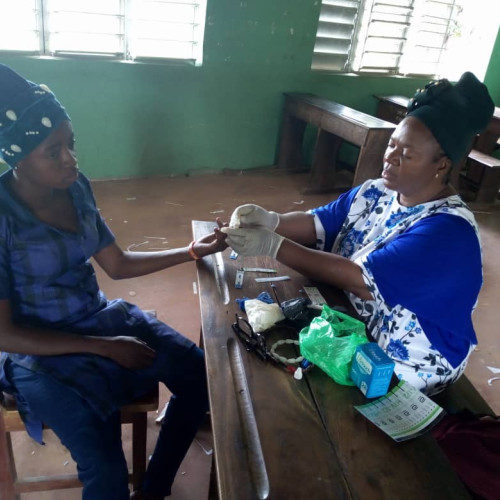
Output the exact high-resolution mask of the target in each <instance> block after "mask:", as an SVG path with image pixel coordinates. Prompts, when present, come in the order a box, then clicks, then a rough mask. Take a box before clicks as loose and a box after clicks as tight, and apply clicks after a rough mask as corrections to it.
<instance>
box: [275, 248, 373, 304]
mask: <svg viewBox="0 0 500 500" xmlns="http://www.w3.org/2000/svg"><path fill="white" fill-rule="evenodd" d="M276 258H277V259H278V260H279V261H280V262H282V263H283V264H286V265H287V266H289V267H291V268H292V269H295V270H296V271H298V272H299V273H301V274H303V275H304V276H308V277H310V278H312V279H314V280H316V281H320V282H322V283H327V284H329V285H333V286H335V287H337V288H342V289H343V290H346V291H348V292H351V293H354V294H355V295H357V296H358V297H359V298H361V299H363V300H373V297H372V294H371V293H370V291H369V290H368V287H367V286H366V284H365V282H364V280H363V274H362V271H361V268H360V267H359V266H358V265H357V264H356V263H354V262H352V261H350V260H349V259H346V258H345V257H341V256H340V255H336V254H332V253H329V252H323V251H320V250H313V249H311V248H306V247H304V246H302V245H299V244H297V243H295V242H293V241H290V240H289V239H284V240H283V242H282V244H281V246H280V248H279V250H278V254H277V256H276Z"/></svg>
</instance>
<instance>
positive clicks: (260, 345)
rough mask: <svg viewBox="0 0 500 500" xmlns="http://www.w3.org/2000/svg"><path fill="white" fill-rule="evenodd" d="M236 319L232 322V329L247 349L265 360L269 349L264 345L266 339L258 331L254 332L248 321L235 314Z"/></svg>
mask: <svg viewBox="0 0 500 500" xmlns="http://www.w3.org/2000/svg"><path fill="white" fill-rule="evenodd" d="M235 318H236V321H235V322H234V323H233V325H232V327H233V331H234V333H236V335H237V336H238V338H239V339H240V340H241V341H242V342H243V345H244V346H245V348H246V350H247V351H253V352H255V353H256V354H257V355H258V356H259V357H260V358H261V359H262V360H266V359H267V358H268V356H269V351H268V349H267V346H266V340H265V338H264V336H263V335H261V334H260V333H257V332H254V330H253V328H252V325H250V323H249V322H248V321H247V320H246V319H244V318H242V317H240V316H238V315H237V314H235Z"/></svg>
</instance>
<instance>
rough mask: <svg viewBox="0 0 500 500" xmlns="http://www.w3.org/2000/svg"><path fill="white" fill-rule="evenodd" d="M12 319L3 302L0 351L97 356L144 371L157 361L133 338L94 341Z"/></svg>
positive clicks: (150, 350) (146, 347) (0, 303)
mask: <svg viewBox="0 0 500 500" xmlns="http://www.w3.org/2000/svg"><path fill="white" fill-rule="evenodd" d="M11 318H12V311H11V305H10V301H9V300H0V351H4V352H15V353H17V354H31V355H36V356H59V355H61V354H82V353H88V354H97V355H99V356H103V357H106V358H110V359H112V360H113V361H115V362H116V363H118V364H119V365H121V366H124V367H126V368H130V369H141V368H145V367H147V366H148V365H150V364H151V363H152V362H153V361H154V358H155V351H154V350H153V349H151V348H150V347H148V346H147V345H146V344H145V343H144V342H142V341H141V340H139V339H137V338H134V337H121V336H120V337H93V336H88V335H77V334H74V333H68V332H61V331H57V330H48V329H47V330H46V329H42V328H33V327H27V326H18V325H15V324H14V323H13V322H12V320H11Z"/></svg>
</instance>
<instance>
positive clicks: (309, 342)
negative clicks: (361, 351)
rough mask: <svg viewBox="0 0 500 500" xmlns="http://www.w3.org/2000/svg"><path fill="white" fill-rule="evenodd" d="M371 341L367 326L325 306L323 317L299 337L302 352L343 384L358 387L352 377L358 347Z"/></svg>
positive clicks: (313, 322) (322, 312)
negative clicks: (367, 334) (367, 333)
mask: <svg viewBox="0 0 500 500" xmlns="http://www.w3.org/2000/svg"><path fill="white" fill-rule="evenodd" d="M366 342H368V339H367V337H366V333H365V325H364V324H363V323H362V322H361V321H358V320H357V319H354V318H352V317H351V316H348V315H347V314H343V313H341V312H339V311H335V310H334V309H331V308H330V307H328V306H326V305H325V306H323V310H322V311H321V315H320V316H318V317H316V318H314V319H313V320H312V321H311V324H310V325H309V326H307V327H306V328H303V329H302V330H301V332H300V334H299V345H300V353H301V354H302V356H304V357H305V358H306V359H308V360H309V361H310V362H311V363H314V364H315V365H316V366H319V367H320V368H321V369H322V370H323V371H324V372H326V373H327V374H328V375H330V377H332V378H333V380H335V382H337V384H342V385H354V382H353V381H352V380H351V377H350V376H349V372H350V370H351V363H352V358H353V356H354V351H355V350H356V347H357V346H358V345H361V344H364V343H366Z"/></svg>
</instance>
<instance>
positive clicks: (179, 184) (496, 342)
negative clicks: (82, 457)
mask: <svg viewBox="0 0 500 500" xmlns="http://www.w3.org/2000/svg"><path fill="white" fill-rule="evenodd" d="M306 180H307V176H306V174H293V175H287V174H285V173H282V172H280V171H276V170H267V171H265V172H264V171H252V172H249V171H245V172H229V173H224V174H219V175H217V174H214V175H203V176H198V177H196V176H195V177H178V178H177V177H175V178H155V179H139V180H117V181H100V182H95V183H94V190H95V196H96V199H97V203H98V206H99V207H100V209H101V212H102V214H103V215H104V217H105V218H106V219H107V221H108V223H109V225H110V227H111V229H112V230H113V232H114V233H115V235H116V238H117V241H118V243H119V244H120V245H121V246H122V247H123V248H131V249H134V248H136V249H137V250H141V251H147V250H153V249H167V248H176V247H179V246H186V245H187V244H188V243H189V242H190V241H191V239H192V237H191V220H196V219H197V220H214V219H215V217H217V216H220V217H222V218H223V219H224V220H228V219H229V217H230V215H231V212H232V210H233V209H234V208H235V207H236V206H237V205H240V204H242V203H257V204H260V205H263V206H265V207H267V208H272V209H274V210H276V211H282V212H285V211H292V210H307V209H309V208H313V207H315V206H318V205H320V204H324V203H327V202H329V201H331V200H332V199H333V198H335V197H336V195H331V194H329V195H307V196H305V195H302V194H301V188H302V187H303V186H304V185H305V183H306ZM471 208H473V210H474V211H475V213H476V217H477V220H478V222H479V225H480V228H481V236H482V243H483V250H484V286H483V289H482V292H481V295H480V299H479V303H478V307H477V310H476V312H475V315H474V323H475V326H476V330H477V334H478V338H479V347H478V349H477V350H476V351H475V352H474V353H473V354H472V357H471V360H470V363H469V366H468V369H467V372H466V373H467V376H468V377H469V378H470V380H471V381H472V382H473V384H474V385H475V386H476V388H477V389H478V390H479V392H480V393H481V394H482V396H483V397H484V398H485V399H486V401H487V402H488V403H489V404H490V405H491V406H492V408H493V410H494V411H495V412H496V413H497V414H500V381H498V382H493V383H492V385H491V386H490V385H488V383H487V381H488V379H489V378H491V377H492V376H493V374H492V372H491V371H490V370H489V369H488V368H487V367H488V366H491V367H496V368H500V339H499V336H498V335H497V332H496V328H497V321H498V315H499V313H498V309H497V307H498V306H497V305H496V300H497V299H499V300H500V288H499V287H498V283H499V282H500V257H499V254H497V249H498V248H500V203H499V202H497V204H496V205H494V206H481V205H475V204H474V203H471ZM463 265H464V266H465V265H467V263H466V262H464V263H463ZM96 271H97V274H98V279H99V282H100V285H101V288H102V289H103V290H104V292H105V293H106V294H107V296H108V298H110V299H111V298H115V297H123V298H125V299H126V300H129V301H130V302H134V303H136V304H138V305H139V306H140V307H142V308H144V309H155V310H156V311H157V314H158V317H159V318H160V319H161V320H162V321H165V322H167V323H168V324H170V325H171V326H173V327H174V328H176V329H177V330H179V331H180V332H181V333H183V334H184V335H186V336H188V337H190V338H191V339H193V340H195V341H197V340H198V338H199V330H200V319H199V305H198V297H197V295H196V269H195V265H194V264H193V263H186V264H182V265H180V266H177V267H176V268H172V269H168V270H165V271H161V272H158V273H156V274H153V275H150V276H145V277H141V278H135V279H131V280H123V281H112V280H110V279H109V278H108V277H107V276H105V275H104V274H103V273H102V272H101V270H100V269H98V268H97V266H96ZM459 271H460V270H457V272H459ZM167 399H168V393H167V391H165V390H162V393H161V404H160V407H163V405H164V403H165V401H167ZM155 417H156V415H155V414H153V413H152V414H150V423H149V439H148V447H149V449H150V450H152V447H153V446H154V442H155V439H156V434H157V427H156V424H155V422H154V419H155ZM210 438H211V436H210V429H209V428H208V427H207V428H204V429H202V430H201V431H200V433H199V435H198V438H197V440H196V441H195V442H194V443H193V445H192V447H191V449H190V451H189V454H188V456H187V458H186V460H185V461H184V463H183V464H182V466H181V470H180V472H179V475H178V477H177V479H176V482H175V484H174V490H173V495H172V497H171V498H172V499H173V500H180V499H183V500H188V499H189V500H198V499H200V500H201V499H206V498H207V494H208V484H209V472H210V464H211V459H212V456H211V439H210ZM46 441H47V445H46V446H44V447H41V446H38V445H36V444H35V443H33V442H32V441H31V440H29V439H28V438H27V437H26V435H25V433H17V434H16V435H15V437H14V445H15V453H16V456H17V458H18V471H19V473H20V475H23V474H43V473H45V472H49V471H50V472H51V473H55V474H60V473H65V472H67V471H68V470H70V469H74V465H73V463H72V461H71V457H70V456H69V454H68V452H67V451H66V450H65V449H64V448H62V446H61V445H60V444H59V443H58V442H57V439H56V438H55V436H53V435H52V434H51V433H50V432H48V433H47V437H46ZM124 448H125V450H126V454H127V457H129V456H130V433H129V430H128V429H127V426H124ZM23 498H25V499H26V500H28V499H32V500H35V499H36V500H49V499H50V500H76V499H79V498H81V490H63V491H60V492H49V493H36V494H30V495H23Z"/></svg>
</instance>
